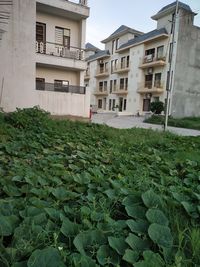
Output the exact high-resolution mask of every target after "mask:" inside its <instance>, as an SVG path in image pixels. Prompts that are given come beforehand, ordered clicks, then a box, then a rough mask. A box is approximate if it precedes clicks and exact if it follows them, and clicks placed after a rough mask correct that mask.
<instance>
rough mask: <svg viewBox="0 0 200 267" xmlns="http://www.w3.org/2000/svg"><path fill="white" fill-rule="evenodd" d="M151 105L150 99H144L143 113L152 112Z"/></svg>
mask: <svg viewBox="0 0 200 267" xmlns="http://www.w3.org/2000/svg"><path fill="white" fill-rule="evenodd" d="M150 104H151V100H150V99H143V111H146V112H148V111H150Z"/></svg>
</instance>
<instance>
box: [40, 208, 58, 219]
mask: <svg viewBox="0 0 200 267" xmlns="http://www.w3.org/2000/svg"><path fill="white" fill-rule="evenodd" d="M44 210H45V211H46V213H47V214H48V215H49V217H50V218H51V219H53V220H59V219H60V214H61V211H60V210H57V209H55V208H45V209H44Z"/></svg>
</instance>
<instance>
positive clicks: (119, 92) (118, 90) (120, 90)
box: [112, 87, 128, 95]
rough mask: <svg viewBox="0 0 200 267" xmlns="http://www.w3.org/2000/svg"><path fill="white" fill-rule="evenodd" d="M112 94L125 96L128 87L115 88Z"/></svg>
mask: <svg viewBox="0 0 200 267" xmlns="http://www.w3.org/2000/svg"><path fill="white" fill-rule="evenodd" d="M112 93H113V94H116V95H127V94H128V87H123V88H120V87H117V88H116V90H113V92H112Z"/></svg>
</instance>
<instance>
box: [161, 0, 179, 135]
mask: <svg viewBox="0 0 200 267" xmlns="http://www.w3.org/2000/svg"><path fill="white" fill-rule="evenodd" d="M178 4H179V1H178V0H176V11H175V16H174V17H173V20H172V27H173V28H172V30H173V31H172V42H171V51H170V53H171V55H170V63H169V75H168V77H167V79H168V83H167V99H166V106H165V123H164V131H166V130H167V127H168V117H169V105H170V95H171V91H172V84H173V75H172V64H173V54H174V43H175V33H176V20H177V16H178Z"/></svg>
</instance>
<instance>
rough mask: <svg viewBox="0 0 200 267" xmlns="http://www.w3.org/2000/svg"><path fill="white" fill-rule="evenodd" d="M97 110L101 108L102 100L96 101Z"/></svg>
mask: <svg viewBox="0 0 200 267" xmlns="http://www.w3.org/2000/svg"><path fill="white" fill-rule="evenodd" d="M98 108H102V99H98Z"/></svg>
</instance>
